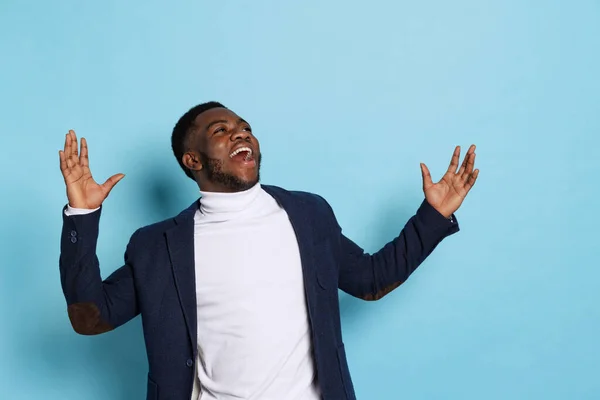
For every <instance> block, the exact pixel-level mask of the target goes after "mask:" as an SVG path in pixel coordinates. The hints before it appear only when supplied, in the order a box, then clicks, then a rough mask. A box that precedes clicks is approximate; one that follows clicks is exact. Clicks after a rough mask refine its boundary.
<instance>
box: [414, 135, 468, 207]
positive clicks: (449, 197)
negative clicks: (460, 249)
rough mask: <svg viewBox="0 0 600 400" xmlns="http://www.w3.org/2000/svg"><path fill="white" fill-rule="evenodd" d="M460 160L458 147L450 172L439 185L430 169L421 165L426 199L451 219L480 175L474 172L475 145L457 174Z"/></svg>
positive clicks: (455, 150)
mask: <svg viewBox="0 0 600 400" xmlns="http://www.w3.org/2000/svg"><path fill="white" fill-rule="evenodd" d="M459 158H460V146H456V148H455V149H454V154H453V155H452V160H451V161H450V166H449V167H448V171H446V173H445V174H444V176H443V177H442V179H441V180H440V181H439V182H438V183H433V181H432V180H431V174H430V173H429V169H428V168H427V166H426V165H425V164H423V163H421V173H422V174H423V192H425V199H426V200H427V202H428V203H429V204H431V205H432V206H433V208H435V209H436V210H437V211H439V212H440V214H442V215H443V216H445V217H446V218H449V217H450V216H451V215H452V214H453V213H454V212H455V211H456V210H458V208H459V207H460V205H461V204H462V202H463V200H464V199H465V197H466V196H467V193H469V190H471V188H472V187H473V185H474V184H475V181H476V180H477V175H479V170H478V169H476V170H473V167H474V166H475V145H471V147H469V151H468V152H467V155H465V159H464V160H463V163H462V165H461V166H460V169H459V170H458V172H457V171H456V169H457V168H458V161H459Z"/></svg>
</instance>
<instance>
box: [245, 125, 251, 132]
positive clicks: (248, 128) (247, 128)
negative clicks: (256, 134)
mask: <svg viewBox="0 0 600 400" xmlns="http://www.w3.org/2000/svg"><path fill="white" fill-rule="evenodd" d="M244 130H245V131H248V132H252V128H250V127H249V126H247V127H245V128H244Z"/></svg>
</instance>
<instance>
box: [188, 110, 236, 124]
mask: <svg viewBox="0 0 600 400" xmlns="http://www.w3.org/2000/svg"><path fill="white" fill-rule="evenodd" d="M239 119H240V117H239V116H238V115H237V114H236V113H234V112H233V111H231V110H229V109H227V108H221V107H218V108H211V109H210V110H207V111H204V112H203V113H201V114H199V115H198V116H197V117H196V118H195V119H194V125H196V126H197V127H198V128H200V129H206V127H208V125H210V124H211V123H212V122H214V121H219V120H223V121H237V120H239Z"/></svg>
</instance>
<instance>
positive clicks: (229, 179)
mask: <svg viewBox="0 0 600 400" xmlns="http://www.w3.org/2000/svg"><path fill="white" fill-rule="evenodd" d="M261 159H262V154H259V155H258V158H257V159H256V171H257V172H256V179H254V180H252V181H246V180H243V179H240V178H238V177H237V176H235V175H233V174H230V173H228V172H223V161H221V160H217V159H216V158H210V157H209V156H208V155H207V154H206V153H203V152H200V161H201V162H202V164H203V165H204V166H205V167H206V168H205V171H206V177H207V178H208V180H209V181H211V182H213V183H218V184H220V185H223V186H225V187H226V188H228V189H230V190H231V191H234V192H242V191H244V190H248V189H250V188H251V187H253V186H254V185H256V184H257V183H258V181H259V180H260V162H261Z"/></svg>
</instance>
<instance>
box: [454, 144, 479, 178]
mask: <svg viewBox="0 0 600 400" xmlns="http://www.w3.org/2000/svg"><path fill="white" fill-rule="evenodd" d="M474 151H475V145H471V147H469V150H467V154H465V159H464V160H463V162H462V164H461V165H460V169H459V170H458V173H457V174H458V175H459V176H460V177H463V176H464V174H465V171H466V170H467V165H468V163H469V158H470V157H471V154H473V152H474Z"/></svg>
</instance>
